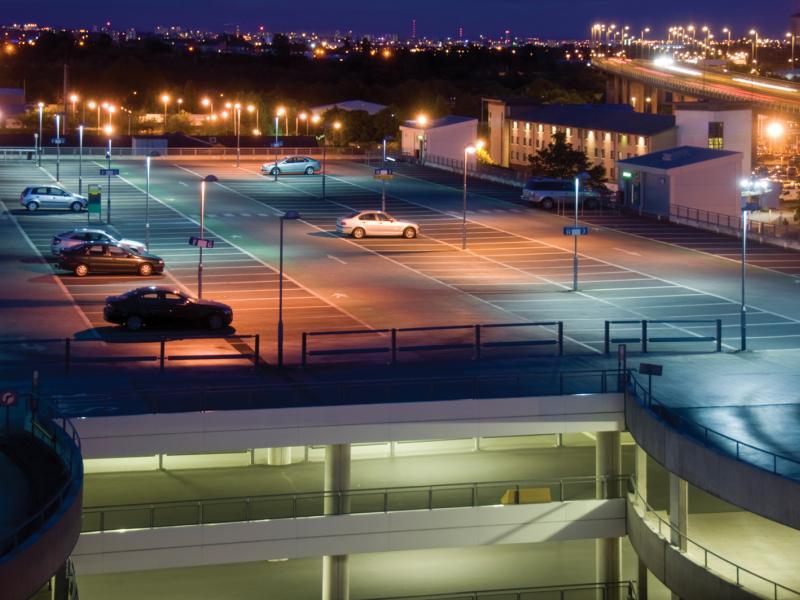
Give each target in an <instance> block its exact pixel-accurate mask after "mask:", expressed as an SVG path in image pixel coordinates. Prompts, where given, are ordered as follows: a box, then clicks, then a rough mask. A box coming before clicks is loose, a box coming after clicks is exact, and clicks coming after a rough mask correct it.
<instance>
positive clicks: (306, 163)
mask: <svg viewBox="0 0 800 600" xmlns="http://www.w3.org/2000/svg"><path fill="white" fill-rule="evenodd" d="M319 169H320V165H319V162H318V161H316V160H314V159H313V158H309V157H308V156H289V157H287V158H284V159H283V160H279V161H278V162H277V163H276V162H275V161H273V162H265V163H264V164H263V165H261V172H262V173H263V174H264V175H285V174H287V173H289V174H293V175H300V174H304V175H313V174H314V173H315V172H317V171H319Z"/></svg>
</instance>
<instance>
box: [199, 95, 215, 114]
mask: <svg viewBox="0 0 800 600" xmlns="http://www.w3.org/2000/svg"><path fill="white" fill-rule="evenodd" d="M200 104H202V105H203V106H205V107H206V108H207V109H208V114H209V115H211V114H213V113H214V103H213V102H212V101H211V100H210V99H208V98H203V99H202V100H201V101H200Z"/></svg>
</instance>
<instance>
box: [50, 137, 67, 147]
mask: <svg viewBox="0 0 800 600" xmlns="http://www.w3.org/2000/svg"><path fill="white" fill-rule="evenodd" d="M50 143H51V144H53V145H55V146H61V145H62V144H63V143H64V138H62V137H54V138H50Z"/></svg>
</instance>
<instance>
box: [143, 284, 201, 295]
mask: <svg viewBox="0 0 800 600" xmlns="http://www.w3.org/2000/svg"><path fill="white" fill-rule="evenodd" d="M144 292H169V293H171V294H180V295H181V296H190V295H189V294H185V293H184V292H182V291H181V290H179V289H176V288H172V287H168V286H166V285H146V286H144V287H139V288H134V289H132V290H129V291H128V293H129V294H130V293H137V294H142V293H144Z"/></svg>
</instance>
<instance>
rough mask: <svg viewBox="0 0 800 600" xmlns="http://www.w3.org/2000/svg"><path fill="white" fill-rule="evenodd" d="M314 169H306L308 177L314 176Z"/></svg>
mask: <svg viewBox="0 0 800 600" xmlns="http://www.w3.org/2000/svg"><path fill="white" fill-rule="evenodd" d="M313 174H314V167H306V175H313Z"/></svg>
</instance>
